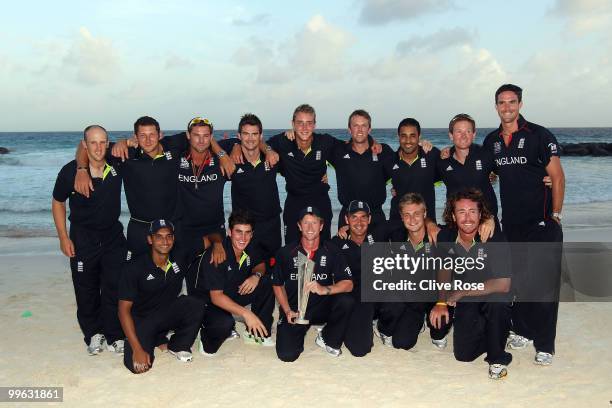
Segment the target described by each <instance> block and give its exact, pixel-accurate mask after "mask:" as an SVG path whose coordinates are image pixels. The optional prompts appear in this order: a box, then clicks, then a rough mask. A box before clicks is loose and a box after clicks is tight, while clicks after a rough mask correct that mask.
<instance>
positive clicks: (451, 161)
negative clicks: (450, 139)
mask: <svg viewBox="0 0 612 408" xmlns="http://www.w3.org/2000/svg"><path fill="white" fill-rule="evenodd" d="M454 153H455V147H454V146H453V147H452V148H451V150H450V156H449V157H448V158H447V159H440V160H439V161H438V174H439V175H440V177H441V178H442V181H443V182H444V184H445V185H446V198H448V197H449V196H450V195H451V194H453V193H456V192H459V191H462V190H466V189H468V188H477V189H478V190H480V191H481V192H482V194H483V195H484V198H485V200H486V202H487V208H488V209H489V211H491V212H492V213H493V215H497V197H496V196H495V191H494V190H493V186H492V185H491V181H490V180H489V174H490V173H491V172H493V171H495V161H494V160H493V155H492V154H491V152H490V151H488V150H487V149H485V148H483V147H482V146H479V145H477V144H472V145H471V146H470V151H469V153H468V156H467V157H466V158H465V163H463V164H461V163H460V162H458V161H457V160H456V159H455V158H454V157H453V154H454Z"/></svg>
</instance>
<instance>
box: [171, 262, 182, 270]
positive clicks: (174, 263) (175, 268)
mask: <svg viewBox="0 0 612 408" xmlns="http://www.w3.org/2000/svg"><path fill="white" fill-rule="evenodd" d="M172 269H174V273H179V272H180V271H181V270H180V268H179V266H178V265H177V264H176V262H172Z"/></svg>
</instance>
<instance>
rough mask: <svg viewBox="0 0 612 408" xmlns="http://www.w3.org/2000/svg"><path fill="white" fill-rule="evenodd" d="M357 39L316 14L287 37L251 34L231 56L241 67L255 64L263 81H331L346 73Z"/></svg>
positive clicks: (267, 82)
mask: <svg viewBox="0 0 612 408" xmlns="http://www.w3.org/2000/svg"><path fill="white" fill-rule="evenodd" d="M354 41H355V39H354V37H353V35H352V34H350V33H349V32H347V31H345V30H342V29H341V28H338V27H335V26H333V25H331V24H329V23H328V22H327V21H326V20H325V19H324V18H323V17H322V16H320V15H315V16H313V17H312V18H311V19H310V20H308V22H306V24H305V25H304V26H303V27H302V28H301V29H300V30H299V31H298V32H297V33H296V34H295V35H293V36H292V37H290V38H288V39H287V40H285V41H282V42H276V43H271V42H269V41H265V40H262V39H259V38H256V37H251V38H249V40H248V41H247V43H246V44H245V45H243V46H242V47H240V48H239V49H238V50H237V51H236V53H235V54H234V56H233V58H232V60H233V61H234V63H236V64H237V65H239V66H242V67H255V69H256V71H257V81H258V82H260V83H264V84H279V83H286V82H290V81H292V80H298V79H301V78H305V77H306V78H310V79H316V80H318V81H322V82H329V81H334V80H337V79H339V78H341V77H342V76H343V74H344V73H345V68H344V59H345V58H346V54H347V51H348V49H349V48H350V46H351V45H352V44H353V43H354Z"/></svg>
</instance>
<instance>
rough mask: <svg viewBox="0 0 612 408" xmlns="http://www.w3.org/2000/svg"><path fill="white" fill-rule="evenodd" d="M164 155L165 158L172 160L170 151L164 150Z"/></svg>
mask: <svg viewBox="0 0 612 408" xmlns="http://www.w3.org/2000/svg"><path fill="white" fill-rule="evenodd" d="M164 155H165V156H166V160H172V153H171V152H164Z"/></svg>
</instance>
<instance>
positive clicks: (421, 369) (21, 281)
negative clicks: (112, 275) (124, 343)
mask: <svg viewBox="0 0 612 408" xmlns="http://www.w3.org/2000/svg"><path fill="white" fill-rule="evenodd" d="M580 234H586V235H585V236H587V237H589V238H593V237H595V238H597V239H587V241H590V240H592V241H598V240H599V241H603V240H605V241H608V240H610V239H609V238H610V237H612V229H610V228H606V229H601V228H599V229H595V230H592V231H587V232H584V233H583V232H580ZM580 234H578V235H580ZM578 235H575V233H574V232H573V231H571V230H570V231H566V240H572V239H573V238H572V237H574V236H576V237H579V236H578ZM580 236H582V235H580ZM606 237H607V239H606ZM56 248H57V242H56V240H55V239H50V238H22V239H10V238H0V264H1V265H2V267H1V271H2V272H1V273H0V293H1V295H2V296H1V297H0V305H1V310H0V322H1V324H2V331H3V334H2V336H1V340H0V385H3V386H63V387H64V401H65V402H64V405H65V406H85V405H86V404H89V405H92V406H101V405H105V406H137V405H141V406H169V405H172V406H211V405H212V406H216V405H225V406H251V407H253V406H261V405H264V404H266V405H269V406H290V405H288V404H291V405H297V406H307V405H308V406H317V407H322V406H325V407H326V406H332V405H334V406H389V405H394V406H407V405H410V406H416V407H419V406H442V405H446V406H453V407H462V406H501V405H503V406H508V405H512V406H517V407H522V406H530V407H541V406H555V407H559V406H561V407H564V406H567V407H576V406H592V407H607V406H610V405H609V404H610V403H609V401H610V400H612V389H611V387H610V384H611V383H612V382H611V380H612V376H611V374H610V373H612V358H611V357H610V349H611V346H612V336H610V335H611V334H612V332H611V331H610V326H611V325H612V304H610V303H564V304H561V307H560V312H559V324H558V334H557V355H556V356H555V361H554V364H553V365H552V366H550V367H540V366H536V365H534V364H533V363H532V359H533V355H534V350H533V348H530V349H528V350H523V351H516V352H513V355H514V361H513V362H512V364H511V365H510V367H509V375H508V377H507V378H505V379H504V380H502V381H492V380H489V379H488V378H487V364H486V363H485V362H484V361H483V359H482V358H481V359H479V360H478V361H475V362H473V363H459V362H457V361H455V360H454V358H453V355H452V341H451V342H450V344H449V347H448V348H447V349H446V350H444V351H438V350H435V349H434V348H433V347H432V345H431V344H430V343H429V340H428V336H427V335H426V334H425V335H421V336H420V339H419V342H418V344H417V346H416V347H415V349H414V350H413V351H409V352H407V351H398V350H393V349H389V348H386V347H383V346H382V345H380V343H379V342H378V341H376V345H375V347H374V350H373V351H372V353H370V354H369V355H368V356H366V357H365V358H355V357H352V356H351V355H350V354H349V353H348V351H346V350H345V353H344V354H343V355H342V356H341V357H340V358H337V359H334V358H332V357H329V356H327V355H325V354H324V353H323V352H322V351H321V350H320V349H319V348H318V347H317V346H315V344H314V329H311V331H310V333H309V335H308V337H307V339H306V343H305V352H304V353H303V354H302V356H301V357H300V358H299V359H298V361H297V362H295V363H289V364H288V363H282V362H280V361H279V360H277V359H276V355H275V351H274V348H259V347H256V346H247V345H244V344H243V343H242V340H234V341H228V342H226V343H225V344H224V345H223V346H222V348H221V350H220V351H219V353H218V355H217V356H215V357H213V358H207V357H203V356H200V355H199V354H197V353H196V354H194V356H195V359H194V361H193V363H191V364H182V363H179V362H178V361H176V360H175V359H174V358H173V357H171V356H169V355H168V354H161V353H156V360H155V365H154V367H153V369H152V370H151V371H150V372H149V373H147V374H144V375H139V376H137V375H133V374H131V373H129V372H128V371H127V370H126V369H125V368H124V367H123V363H122V358H121V357H119V356H116V355H113V354H111V353H109V352H104V353H102V354H101V355H99V356H95V357H90V356H88V355H87V354H86V352H85V346H84V344H83V341H82V336H81V333H80V330H79V327H78V325H77V321H76V307H75V300H74V293H73V288H72V282H71V278H70V272H69V267H68V261H67V259H66V258H64V257H63V256H61V254H60V253H59V250H57V249H56ZM24 311H30V312H31V313H32V316H31V317H21V315H22V313H23V312H24ZM241 326H242V325H241V324H240V325H239V327H241ZM602 327H604V329H602ZM375 340H377V339H375ZM34 406H39V405H34Z"/></svg>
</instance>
